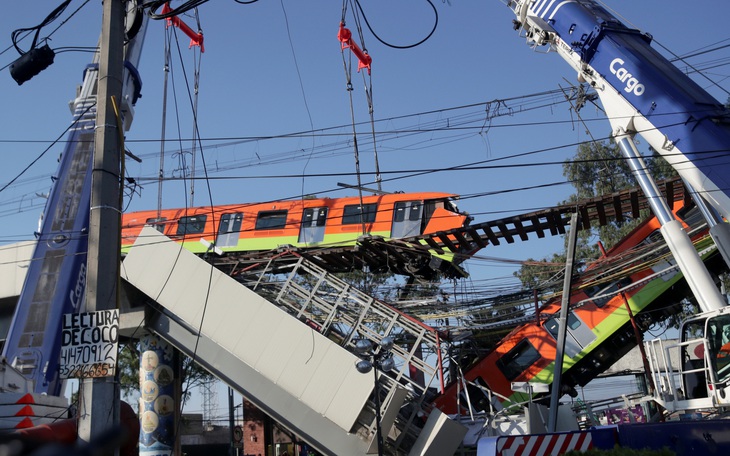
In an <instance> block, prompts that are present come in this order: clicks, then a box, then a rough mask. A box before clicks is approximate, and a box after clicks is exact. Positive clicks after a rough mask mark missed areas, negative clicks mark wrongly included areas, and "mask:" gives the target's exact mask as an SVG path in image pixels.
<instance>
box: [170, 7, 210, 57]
mask: <svg viewBox="0 0 730 456" xmlns="http://www.w3.org/2000/svg"><path fill="white" fill-rule="evenodd" d="M171 11H172V8H170V2H166V3H165V4H164V5H163V6H162V14H167V13H169V12H171ZM170 24H172V25H174V26H175V27H177V28H179V29H180V30H182V32H183V33H184V34H186V35H187V36H189V37H190V46H188V47H193V46H200V52H205V46H203V32H198V33H195V32H193V29H191V28H190V27H188V26H187V24H185V22H183V21H181V20H180V18H179V17H177V16H172V17H168V18H167V26H168V27H169V26H170Z"/></svg>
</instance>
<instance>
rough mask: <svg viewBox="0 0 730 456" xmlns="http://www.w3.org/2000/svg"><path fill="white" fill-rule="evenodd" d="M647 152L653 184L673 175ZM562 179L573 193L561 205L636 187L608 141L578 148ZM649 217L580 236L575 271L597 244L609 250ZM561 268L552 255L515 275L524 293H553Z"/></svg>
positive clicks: (594, 253)
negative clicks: (529, 291)
mask: <svg viewBox="0 0 730 456" xmlns="http://www.w3.org/2000/svg"><path fill="white" fill-rule="evenodd" d="M650 151H651V153H652V155H651V156H650V157H645V158H644V161H645V162H646V165H647V168H648V170H649V173H650V174H651V175H652V177H653V178H654V179H655V180H661V179H666V178H669V177H671V176H674V175H676V171H675V170H674V169H673V168H672V167H671V165H669V164H668V163H667V161H666V160H664V158H662V157H661V156H660V155H659V154H658V153H657V152H656V151H654V150H653V149H651V148H650ZM563 175H564V176H565V177H566V178H567V179H568V181H569V182H570V183H571V184H572V185H573V187H575V190H576V191H575V193H574V194H572V195H571V196H570V197H569V198H568V200H567V201H563V202H562V203H560V204H569V203H572V202H577V201H580V200H584V199H588V198H594V197H598V196H603V195H609V194H611V193H615V192H619V191H621V190H625V189H627V188H631V187H635V186H636V185H637V183H636V179H635V178H634V176H633V174H632V172H631V168H630V167H629V166H628V163H627V161H626V160H625V159H624V158H623V155H622V154H621V151H620V149H619V147H618V146H617V145H616V144H615V143H613V142H610V141H605V142H590V143H583V144H581V145H580V146H578V150H577V151H576V154H575V156H574V157H573V158H572V159H570V160H568V161H566V162H565V163H564V164H563ZM649 215H650V212H649V211H648V210H645V211H643V212H642V213H641V215H640V217H639V218H638V219H632V218H631V214H624V221H622V222H616V221H612V222H610V223H608V224H607V225H605V226H602V227H595V228H593V229H591V230H583V231H581V232H579V233H578V239H577V243H576V266H577V269H578V270H580V266H581V264H582V263H583V262H584V261H585V260H588V259H590V258H596V257H598V256H599V251H598V246H597V241H598V240H600V241H601V244H603V246H604V247H605V248H606V249H610V248H611V247H612V246H613V245H615V244H616V243H617V242H618V241H620V240H621V239H622V238H623V237H625V236H626V235H627V234H628V233H629V232H630V231H631V230H633V229H634V228H635V227H636V225H638V224H639V223H641V221H642V220H643V219H645V218H646V217H648V216H649ZM566 244H567V238H566ZM564 264H565V254H564V253H563V252H560V253H555V254H553V256H552V257H550V258H543V259H542V260H534V259H528V260H527V261H526V262H525V264H524V265H523V266H522V267H521V268H520V270H519V271H517V272H515V274H514V275H515V276H516V277H517V278H519V279H520V281H521V282H522V285H523V287H524V288H525V289H540V290H543V291H555V290H556V287H562V275H561V271H562V270H563V268H564ZM556 279H559V280H556Z"/></svg>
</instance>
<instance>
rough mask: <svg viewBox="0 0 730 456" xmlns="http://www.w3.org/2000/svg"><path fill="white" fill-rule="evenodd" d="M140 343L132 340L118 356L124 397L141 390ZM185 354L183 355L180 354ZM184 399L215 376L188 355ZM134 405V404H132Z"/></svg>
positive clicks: (185, 360)
mask: <svg viewBox="0 0 730 456" xmlns="http://www.w3.org/2000/svg"><path fill="white" fill-rule="evenodd" d="M139 355H140V353H139V344H138V343H137V342H136V341H130V342H128V343H127V344H125V345H124V346H122V348H121V350H119V355H118V356H117V371H118V373H119V385H120V388H121V390H122V397H125V398H133V397H135V396H136V394H137V393H138V392H139ZM180 356H183V355H180ZM182 371H183V378H182V379H181V384H182V385H183V393H184V397H183V398H182V399H183V401H187V400H188V399H189V398H190V394H191V391H192V390H193V389H194V388H195V387H197V386H200V385H201V384H202V383H204V382H207V381H210V380H212V379H213V378H214V376H213V375H212V374H211V373H210V372H208V371H207V370H205V369H203V368H202V367H200V365H198V364H196V363H194V362H193V360H192V359H191V358H189V357H187V356H185V357H184V358H183V366H182ZM132 405H134V404H132Z"/></svg>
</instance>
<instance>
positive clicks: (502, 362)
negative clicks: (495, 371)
mask: <svg viewBox="0 0 730 456" xmlns="http://www.w3.org/2000/svg"><path fill="white" fill-rule="evenodd" d="M538 359H540V352H538V351H537V349H535V347H534V346H533V345H532V344H531V343H530V341H529V340H527V339H522V341H521V342H520V343H518V344H517V345H515V347H514V348H513V349H512V350H510V351H508V352H507V353H506V354H505V355H504V356H502V357H501V358H499V359H498V360H497V363H496V364H497V367H498V368H499V370H500V371H502V374H504V376H505V377H506V378H507V380H509V381H512V380H514V379H516V378H517V377H518V376H519V375H520V374H522V373H523V372H525V370H527V368H528V367H530V366H532V365H533V364H534V363H535V361H537V360H538Z"/></svg>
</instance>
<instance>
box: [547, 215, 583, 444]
mask: <svg viewBox="0 0 730 456" xmlns="http://www.w3.org/2000/svg"><path fill="white" fill-rule="evenodd" d="M568 236H569V237H568V251H567V253H566V255H565V256H566V259H565V278H564V279H563V299H562V301H561V303H560V317H559V318H558V340H557V344H558V345H557V347H556V353H555V364H554V366H555V367H554V369H553V387H552V392H551V394H550V419H549V420H548V432H555V431H556V429H557V425H558V407H559V406H560V397H561V396H562V394H561V391H560V389H561V386H562V385H561V381H562V377H563V354H564V353H565V334H566V332H567V331H568V308H569V307H570V290H571V288H572V285H573V263H574V262H575V244H576V241H577V237H578V211H577V210H576V211H575V212H573V215H572V216H571V217H570V232H569V233H568Z"/></svg>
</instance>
